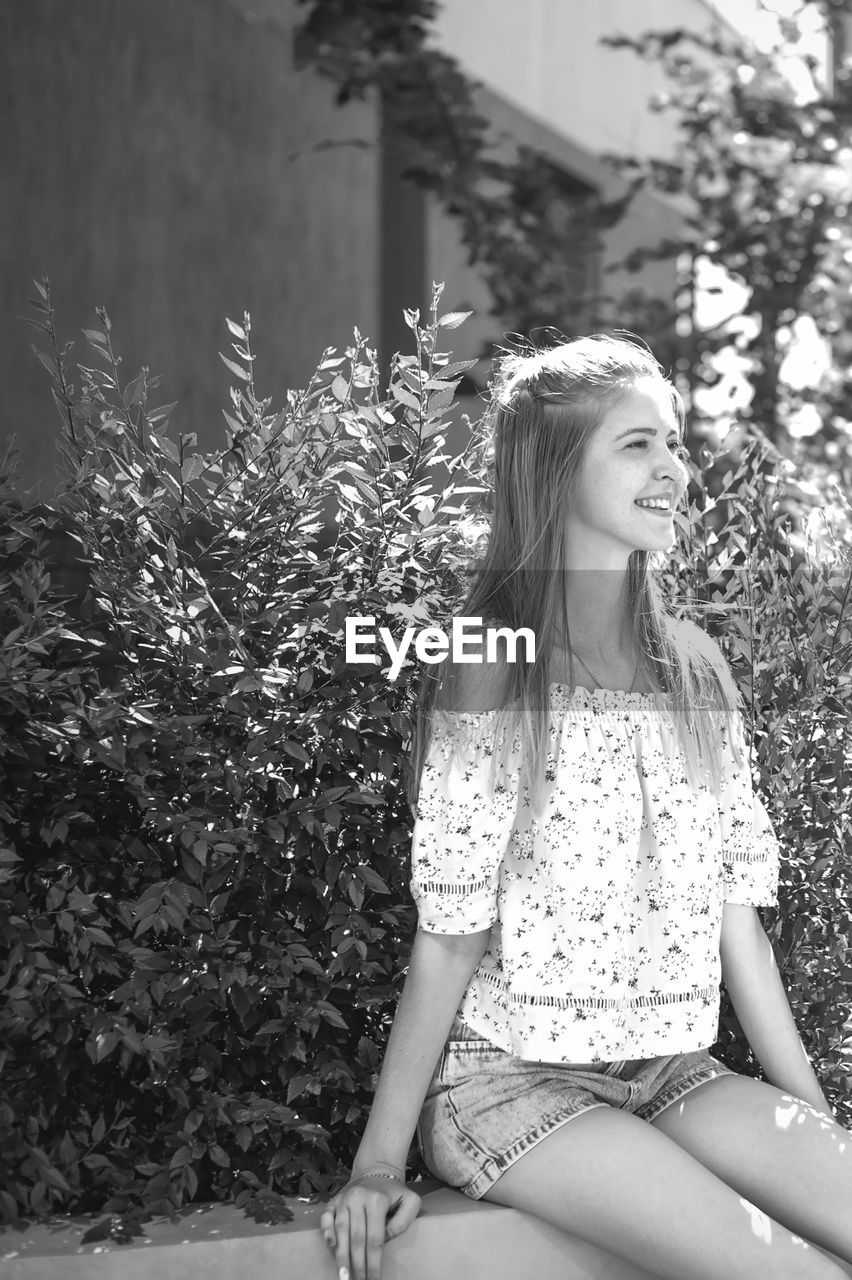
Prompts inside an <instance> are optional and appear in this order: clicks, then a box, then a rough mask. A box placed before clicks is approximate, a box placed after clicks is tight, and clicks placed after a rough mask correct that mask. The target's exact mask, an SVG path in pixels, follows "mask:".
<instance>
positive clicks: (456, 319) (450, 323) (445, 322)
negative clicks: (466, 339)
mask: <svg viewBox="0 0 852 1280" xmlns="http://www.w3.org/2000/svg"><path fill="white" fill-rule="evenodd" d="M472 315H473V312H472V311H448V312H447V313H446V315H443V316H441V318H440V319H439V320H438V324H439V325H441V326H442V327H443V328H444V329H457V328H458V327H459V325H460V324H464V322H465V320H469V319H470V317H471V316H472Z"/></svg>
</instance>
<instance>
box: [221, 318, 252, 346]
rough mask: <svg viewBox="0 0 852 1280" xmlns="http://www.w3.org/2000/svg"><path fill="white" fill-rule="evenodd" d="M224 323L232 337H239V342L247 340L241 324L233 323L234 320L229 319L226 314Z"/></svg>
mask: <svg viewBox="0 0 852 1280" xmlns="http://www.w3.org/2000/svg"><path fill="white" fill-rule="evenodd" d="M225 324H226V325H227V326H228V328H229V329H230V331H231V333H232V334H233V335H234V337H235V338H239V340H240V342H248V336H247V334H246V331H245V329H244V328H243V327H242V325H239V324H235V322H234V321H233V320H229V319H228V317H227V316H226V317H225Z"/></svg>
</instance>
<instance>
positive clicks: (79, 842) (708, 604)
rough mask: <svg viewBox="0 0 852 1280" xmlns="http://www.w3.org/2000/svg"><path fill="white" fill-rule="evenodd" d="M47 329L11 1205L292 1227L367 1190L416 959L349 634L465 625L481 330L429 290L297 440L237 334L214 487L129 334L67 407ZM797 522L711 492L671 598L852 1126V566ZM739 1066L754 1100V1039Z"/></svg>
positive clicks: (806, 1019) (9, 551)
mask: <svg viewBox="0 0 852 1280" xmlns="http://www.w3.org/2000/svg"><path fill="white" fill-rule="evenodd" d="M36 305H37V315H36V325H37V327H39V328H40V329H41V330H42V331H43V332H44V334H45V335H46V336H47V337H48V340H49V345H50V353H49V354H45V353H42V358H43V363H46V364H47V367H48V369H49V372H50V373H51V376H52V377H53V379H54V384H55V395H56V398H57V402H58V404H59V407H60V410H61V412H62V415H63V433H62V449H63V456H64V467H65V471H64V476H65V480H64V485H63V490H62V492H61V494H60V497H59V498H58V499H57V501H56V502H55V503H53V504H51V505H50V506H47V507H45V508H42V509H40V510H25V509H22V508H21V506H20V503H19V502H18V500H17V499H16V497H15V493H14V488H13V481H12V479H11V478H10V477H9V476H8V475H6V477H5V479H4V482H3V489H2V493H0V537H2V541H3V551H4V561H3V563H4V573H3V578H2V596H0V623H2V634H3V635H4V636H5V643H4V647H3V650H2V654H1V655H0V734H2V755H0V759H2V770H3V776H2V792H0V795H1V796H2V799H0V877H2V883H0V948H2V957H3V966H2V972H3V976H2V978H0V984H2V988H3V1003H2V1006H0V1044H2V1046H3V1048H2V1072H3V1077H2V1078H3V1093H2V1101H0V1144H1V1145H2V1150H3V1154H4V1160H3V1164H2V1168H0V1204H2V1210H3V1213H4V1214H5V1216H6V1217H7V1218H10V1219H11V1218H14V1217H15V1216H16V1215H17V1214H26V1215H30V1216H42V1215H44V1214H46V1213H48V1212H50V1211H56V1210H74V1211H77V1210H91V1209H100V1208H103V1209H105V1210H107V1211H108V1212H110V1213H116V1214H122V1213H125V1212H126V1211H130V1212H131V1213H136V1214H137V1215H139V1214H142V1213H146V1212H152V1211H170V1210H172V1209H173V1208H175V1207H178V1206H180V1205H181V1204H183V1203H186V1202H188V1201H191V1200H196V1199H197V1200H208V1201H209V1200H215V1199H223V1198H234V1197H235V1198H236V1199H237V1201H238V1203H241V1204H245V1205H246V1207H247V1209H248V1210H250V1211H251V1212H253V1213H266V1214H267V1215H268V1214H269V1213H271V1212H275V1211H277V1212H279V1213H281V1212H283V1210H282V1209H281V1207H280V1204H279V1205H278V1209H277V1210H276V1209H275V1207H274V1203H275V1193H276V1192H277V1193H289V1194H294V1193H297V1194H312V1193H319V1194H323V1193H326V1192H328V1191H329V1190H330V1189H331V1188H332V1187H333V1186H334V1185H336V1184H337V1181H338V1180H339V1178H340V1177H341V1175H342V1174H343V1173H344V1172H345V1171H346V1169H347V1168H348V1166H349V1164H350V1162H351V1158H352V1155H353V1151H354V1148H355V1146H356V1145H357V1141H358V1138H359V1136H360V1133H361V1131H362V1129H363V1125H364V1122H365V1120H366V1115H367V1111H368V1109H369V1106H370V1102H371V1097H372V1090H373V1087H374V1082H375V1074H376V1071H377V1068H378V1065H379V1062H380V1059H381V1054H382V1049H383V1044H384V1040H385V1037H386V1034H387V1030H388V1027H389V1023H390V1020H391V1017H392V1014H393V1009H394V1005H395V1000H396V997H397V995H398V991H399V986H400V982H401V979H402V974H403V971H404V967H405V963H406V956H407V952H408V948H409V945H410V940H411V936H412V932H413V928H414V911H413V907H412V906H411V905H410V902H409V895H408V888H407V880H408V867H407V857H408V843H409V838H410V826H411V816H410V812H409V809H408V806H407V803H406V801H405V787H404V783H405V771H406V764H405V760H406V745H407V739H408V734H409V732H410V727H411V710H412V705H413V698H414V696H415V693H416V685H417V675H418V669H417V666H416V663H414V662H413V661H409V662H408V663H407V664H406V665H405V666H404V667H403V669H402V672H401V675H400V678H399V679H398V680H397V681H396V682H392V681H391V680H389V678H388V674H387V671H386V669H385V666H384V665H383V666H378V667H377V666H362V665H353V664H352V663H348V664H347V662H346V654H345V647H344V619H345V618H346V617H347V616H354V615H369V616H372V617H373V618H374V619H375V625H376V626H377V627H379V626H386V627H388V629H389V630H390V631H391V632H392V633H393V634H394V635H397V636H398V635H399V633H400V632H401V630H402V629H403V627H404V626H405V625H406V624H407V623H409V622H411V623H413V624H415V625H416V624H420V623H423V622H425V621H427V620H443V619H445V618H446V615H447V614H448V613H449V612H450V611H451V608H452V604H453V601H454V600H455V599H456V597H457V594H458V591H459V588H460V580H461V576H462V570H461V566H462V559H463V557H462V551H463V548H462V547H461V545H460V533H459V522H458V521H457V519H456V517H457V515H458V513H459V511H460V510H462V509H463V506H464V503H465V502H466V501H467V499H466V494H470V493H474V494H481V493H482V491H483V488H484V482H483V476H484V474H485V467H486V463H485V457H484V453H483V451H482V449H481V440H480V439H479V438H478V437H477V436H476V435H475V434H474V435H473V437H472V439H471V444H470V448H469V450H468V451H467V452H466V454H465V455H464V456H463V457H462V458H460V459H456V460H453V459H449V458H447V457H446V455H445V454H444V453H443V452H442V451H443V449H444V447H445V445H444V428H445V424H446V421H447V416H448V414H449V412H450V408H451V401H452V393H453V389H454V384H455V381H456V380H457V378H458V377H459V376H460V375H461V373H462V372H463V371H464V369H465V367H467V366H466V365H465V364H463V363H461V364H458V363H457V364H452V363H449V357H448V356H447V355H445V354H441V353H439V352H438V351H437V345H438V342H439V338H440V335H441V333H442V327H443V328H451V327H453V326H454V325H455V324H457V323H459V321H460V319H461V318H462V317H460V316H458V315H452V314H451V315H449V316H444V317H442V319H441V320H440V321H439V319H438V316H437V310H436V309H437V305H438V294H437V292H436V298H435V308H436V309H435V310H434V311H433V313H432V315H431V317H430V319H429V323H427V324H426V325H424V326H421V325H420V324H419V317H417V316H416V315H415V314H411V315H409V316H408V319H409V321H410V324H411V328H412V340H413V343H414V345H415V348H416V350H415V354H414V355H412V356H406V357H397V359H396V360H395V362H394V366H393V369H392V371H391V377H390V383H389V386H388V388H387V390H386V391H384V390H381V389H380V386H379V383H380V379H379V373H378V368H377V361H376V357H375V354H374V353H373V352H372V351H370V350H369V349H368V348H367V346H366V344H365V343H364V342H363V340H362V339H361V338H360V337H359V336H358V335H357V334H356V337H355V341H354V343H353V346H352V347H351V348H350V349H349V350H348V351H347V352H346V353H345V354H344V355H343V356H338V355H336V354H334V353H333V352H331V351H329V352H326V353H325V355H324V357H323V359H322V361H321V363H320V367H319V369H318V370H317V373H316V375H315V376H314V378H313V379H312V380H311V382H310V384H309V386H308V387H307V388H306V389H305V390H303V391H299V392H294V393H289V394H288V396H287V401H286V404H285V405H284V406H283V407H282V408H281V409H280V410H278V411H275V410H273V409H272V407H271V405H270V403H269V402H268V401H264V400H259V399H258V398H257V393H256V390H255V385H254V379H253V372H252V366H253V357H252V354H251V348H250V331H249V323H248V318H246V319H245V321H244V323H243V325H235V324H233V323H232V322H229V327H230V329H231V333H232V337H233V339H234V341H233V344H232V348H233V356H234V358H231V357H230V356H229V357H228V358H227V362H228V363H229V367H230V368H231V369H232V371H233V373H234V377H235V379H236V382H237V387H236V389H235V390H234V391H233V392H232V400H233V404H232V406H231V407H232V412H231V414H230V415H229V416H228V447H227V449H226V450H224V451H223V452H221V453H220V454H214V455H201V454H199V453H197V452H195V451H194V441H193V438H192V437H191V436H190V437H187V436H183V435H182V436H178V437H177V438H173V437H171V436H169V435H168V434H166V426H167V418H168V408H160V409H154V408H152V407H151V406H150V404H149V398H150V396H151V394H152V392H153V390H154V389H155V387H156V379H153V378H151V377H149V376H148V373H147V371H145V370H143V371H142V373H140V374H139V375H138V376H137V377H135V378H133V379H132V380H130V381H129V382H127V383H126V384H125V383H123V382H122V378H121V375H120V367H119V362H118V361H117V360H116V358H115V357H114V355H113V349H112V341H111V334H110V326H109V321H108V319H107V317H106V315H105V314H104V313H102V312H100V313H99V315H100V319H101V327H100V329H98V330H92V331H89V332H88V333H87V339H88V341H89V344H90V346H91V348H92V350H93V352H94V363H93V366H92V367H84V366H78V370H79V379H80V389H79V391H75V390H74V388H73V387H72V386H71V385H70V384H69V381H68V378H69V358H68V351H67V348H66V349H65V350H64V351H62V352H60V351H59V350H58V349H57V345H56V341H55V334H54V329H53V312H52V308H51V304H50V297H49V293H48V291H47V289H46V288H45V287H44V286H42V287H41V288H40V297H39V299H38V300H37V304H36ZM75 376H76V375H75ZM719 461H720V460H718V459H717V460H716V462H715V464H714V465H716V466H718V465H719ZM448 470H449V472H450V479H449V481H448V480H447V471H448ZM717 488H718V486H717V487H716V489H714V492H716V491H717ZM714 503H715V505H716V509H715V510H711V507H712V506H713V505H714ZM801 510H803V504H802V502H801V501H800V500H798V499H796V498H795V495H794V494H792V493H791V494H789V495H787V497H784V495H783V494H782V491H781V486H780V485H779V484H778V483H776V482H774V481H773V479H772V475H771V467H770V466H768V464H767V460H766V457H765V456H763V455H761V453H760V451H759V450H754V449H752V450H750V451H746V453H745V454H744V456H743V457H742V458H741V460H740V462H739V463H738V464H737V465H735V466H734V467H733V468H732V470H731V474H730V476H725V477H724V492H723V493H722V495H721V496H719V497H718V498H716V499H710V498H709V497H708V496H707V489H706V488H702V485H701V483H699V481H698V476H697V473H696V485H695V487H694V501H693V510H692V528H693V532H692V535H691V538H690V537H687V535H686V532H685V531H684V538H683V541H682V546H681V548H680V551H679V553H678V555H677V556H676V557H675V561H674V564H673V566H672V567H669V568H666V569H663V570H662V571H661V576H662V579H663V583H664V586H665V587H666V588H667V590H669V591H670V592H671V593H672V595H673V597H674V598H675V599H676V600H677V601H678V602H679V604H680V606H681V608H682V609H683V610H684V611H685V612H687V613H692V614H693V615H694V616H703V615H706V616H705V617H704V621H705V624H706V625H707V626H708V628H709V629H710V630H711V631H713V632H714V633H715V634H717V635H718V636H719V638H720V640H721V642H722V643H723V645H724V647H725V648H726V651H727V652H728V654H729V657H730V658H731V661H732V664H733V667H734V670H735V673H736V674H737V677H738V679H739V680H740V683H741V687H742V688H743V690H744V693H745V696H746V703H747V706H748V708H749V709H750V712H751V715H752V717H753V723H754V727H755V745H756V756H755V777H756V780H757V781H758V783H759V784H760V785H761V787H762V790H763V792H764V794H765V796H766V798H767V801H768V803H769V806H770V809H771V810H772V813H773V816H774V818H775V820H776V823H777V824H778V828H779V831H780V834H781V837H782V843H783V846H784V850H785V854H786V860H785V867H784V885H783V898H782V904H781V908H780V910H779V912H778V913H776V914H774V915H771V916H770V917H769V918H768V924H769V927H770V931H771V932H772V935H773V937H774V938H775V940H776V942H777V944H778V946H779V952H780V958H781V959H782V962H783V969H784V973H785V977H786V979H787V982H788V985H789V988H790V993H791V999H792V1002H793V1006H794V1009H795V1011H796V1013H797V1016H798V1018H799V1021H800V1024H801V1025H802V1027H803V1029H804V1032H805V1037H806V1040H807V1043H808V1046H809V1048H810V1049H811V1050H812V1051H813V1052H814V1054H815V1055H816V1057H817V1058H818V1059H819V1065H820V1067H821V1070H822V1075H823V1079H824V1082H825V1084H826V1085H827V1087H828V1088H829V1090H830V1092H832V1094H833V1096H834V1097H835V1098H836V1100H837V1102H838V1109H839V1112H840V1114H841V1115H843V1116H845V1117H846V1119H847V1120H849V1119H850V1117H852V1108H850V1099H849V1096H848V1092H847V1078H846V1076H845V1074H844V1072H845V1060H844V1058H843V1055H842V1041H843V1036H844V1028H845V1025H846V1023H847V1022H848V1020H849V1017H850V1003H852V1001H850V982H849V979H850V972H849V962H848V958H847V957H848V949H849V941H850V935H852V921H850V917H849V912H848V909H847V905H846V904H847V903H848V902H849V901H850V894H849V888H850V886H849V883H848V879H849V867H848V864H849V852H850V849H849V823H850V819H849V816H848V812H847V810H848V800H849V789H850V788H849V782H850V780H849V770H848V765H849V736H848V710H847V708H848V706H849V701H850V697H849V694H850V689H849V674H848V672H849V666H850V663H849V658H850V625H849V605H848V598H849V568H848V564H847V563H846V562H845V559H844V557H845V556H846V554H847V552H846V549H845V548H844V547H843V546H842V545H841V546H839V548H838V550H837V552H836V554H832V556H830V557H826V558H825V559H824V560H823V561H820V560H818V559H816V558H814V556H813V555H812V554H810V553H809V552H808V550H807V548H806V547H799V548H797V546H796V541H795V537H796V528H795V527H793V529H792V531H788V529H787V523H788V519H789V515H790V513H791V512H793V514H797V513H799V512H800V511H801ZM720 513H721V515H720ZM721 516H724V519H722V518H721ZM844 518H845V517H844ZM845 528H846V529H847V530H848V519H847V523H846V526H845ZM842 532H843V530H842V529H841V534H842ZM722 1052H723V1053H724V1054H725V1055H726V1056H728V1057H729V1058H730V1059H731V1060H732V1061H733V1062H735V1064H736V1065H738V1066H740V1067H741V1068H743V1069H745V1070H749V1071H753V1070H755V1067H754V1064H753V1063H752V1062H750V1060H749V1059H748V1057H747V1052H746V1049H745V1046H744V1045H743V1042H742V1037H741V1036H740V1034H739V1032H738V1030H737V1028H736V1027H735V1026H734V1025H733V1023H732V1021H731V1017H730V1013H729V1011H728V1012H726V1014H725V1017H724V1020H723V1042H722ZM410 1168H411V1171H412V1172H414V1173H416V1172H418V1171H419V1170H420V1169H421V1165H420V1164H419V1163H418V1157H417V1156H416V1154H415V1153H414V1152H412V1156H411V1165H410ZM271 1204H272V1205H273V1207H272V1208H270V1205H271Z"/></svg>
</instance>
